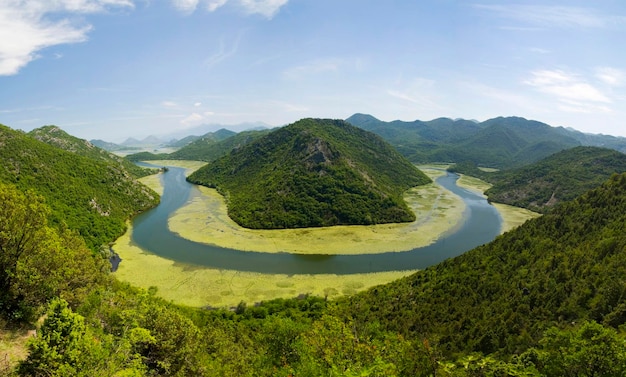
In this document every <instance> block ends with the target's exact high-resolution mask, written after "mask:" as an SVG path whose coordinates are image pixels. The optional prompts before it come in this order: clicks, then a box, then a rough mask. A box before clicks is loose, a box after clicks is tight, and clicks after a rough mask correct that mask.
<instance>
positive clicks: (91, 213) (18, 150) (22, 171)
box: [0, 125, 159, 250]
mask: <svg viewBox="0 0 626 377" xmlns="http://www.w3.org/2000/svg"><path fill="white" fill-rule="evenodd" d="M61 135H65V134H64V133H61ZM58 140H59V141H60V142H61V143H63V142H65V140H66V139H64V138H59V139H58ZM68 140H70V142H69V143H68V144H67V145H66V147H68V146H72V145H74V144H73V141H75V140H74V139H71V138H70V139H68ZM77 140H79V139H77ZM78 144H79V145H83V146H85V148H87V149H89V147H88V146H87V144H85V143H84V142H78ZM0 145H2V148H0V161H1V167H0V182H2V183H9V184H14V185H16V186H17V187H18V188H20V189H21V190H27V189H32V190H34V191H35V192H36V193H37V194H39V195H41V196H43V197H44V198H45V200H46V204H47V205H48V206H50V207H51V209H52V213H51V216H50V217H51V221H52V223H53V224H60V223H65V224H67V226H68V227H69V228H70V229H73V230H76V231H78V232H79V233H80V234H81V235H82V236H83V238H84V239H85V241H86V242H87V245H88V246H89V247H90V248H91V249H92V250H98V249H99V248H100V246H101V245H102V244H107V243H109V242H111V241H113V240H114V239H116V238H117V237H119V236H120V235H121V234H122V233H123V232H124V231H125V229H126V225H125V221H126V220H127V219H128V218H129V217H131V216H132V215H134V214H136V213H138V212H141V211H144V210H146V209H148V208H150V207H152V206H154V205H156V203H158V200H159V198H158V195H157V194H156V193H155V192H153V191H152V190H150V189H148V188H147V187H145V186H144V185H142V184H140V183H138V182H137V181H136V180H135V178H134V177H133V176H132V175H131V174H130V173H128V172H127V171H126V170H125V169H124V168H123V167H122V165H121V164H120V163H118V162H117V161H114V162H111V161H109V160H108V159H107V158H100V157H97V158H93V157H85V156H83V155H81V154H80V152H78V151H76V152H68V151H66V150H63V149H60V148H57V147H54V146H52V145H49V144H47V143H44V142H41V141H39V140H37V139H35V138H33V137H31V136H29V135H27V134H24V133H22V132H19V131H14V130H12V129H10V128H8V127H6V126H2V125H0ZM96 154H97V155H98V156H100V154H99V152H97V151H96Z"/></svg>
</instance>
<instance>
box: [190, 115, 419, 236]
mask: <svg viewBox="0 0 626 377" xmlns="http://www.w3.org/2000/svg"><path fill="white" fill-rule="evenodd" d="M189 181H191V182H193V183H197V184H201V185H205V186H208V187H216V188H217V189H218V190H219V191H220V192H221V193H222V194H223V195H224V196H225V197H226V200H227V203H228V211H229V215H230V217H231V218H232V219H233V220H234V221H236V222H237V223H239V224H240V225H242V226H244V227H248V228H296V227H310V226H330V225H338V224H378V223H389V222H407V221H413V220H415V215H414V214H413V213H412V212H411V211H410V210H409V209H408V207H407V205H406V203H405V202H404V200H403V198H402V194H403V193H404V192H405V191H406V190H407V189H409V188H410V187H413V186H417V185H421V184H425V183H428V182H429V181H430V179H429V178H428V177H426V176H425V175H424V174H423V173H422V172H420V171H419V170H418V169H417V168H415V167H414V166H413V165H412V164H411V163H409V162H408V161H407V160H406V159H404V158H402V157H401V156H400V155H399V154H398V153H397V152H396V151H395V150H393V148H392V147H390V146H389V145H388V144H387V143H385V142H384V141H383V140H382V139H381V138H379V137H378V136H376V135H374V134H372V133H369V132H366V131H363V130H361V129H358V128H356V127H354V126H351V125H349V124H347V123H345V122H343V121H337V120H320V119H304V120H301V121H298V122H296V123H294V124H292V125H289V126H285V127H283V128H280V129H278V130H275V131H273V132H271V133H269V134H268V135H266V136H264V137H262V138H260V139H258V140H256V141H255V142H252V143H249V144H246V145H244V146H242V147H241V148H238V149H235V150H233V152H231V153H230V154H229V155H227V156H224V157H222V158H220V159H218V160H216V161H213V162H212V163H210V164H208V165H207V166H205V167H203V168H200V169H199V170H197V171H196V172H194V173H193V174H192V175H191V176H190V177H189Z"/></svg>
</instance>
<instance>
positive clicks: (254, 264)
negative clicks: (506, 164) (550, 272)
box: [132, 167, 502, 274]
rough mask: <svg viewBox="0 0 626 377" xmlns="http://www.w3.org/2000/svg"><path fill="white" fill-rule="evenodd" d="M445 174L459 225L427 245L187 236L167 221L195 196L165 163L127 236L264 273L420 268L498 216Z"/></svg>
mask: <svg viewBox="0 0 626 377" xmlns="http://www.w3.org/2000/svg"><path fill="white" fill-rule="evenodd" d="M457 179H458V176H457V175H456V174H452V173H447V174H446V175H445V176H442V177H439V178H438V179H437V180H436V181H437V183H438V184H440V185H441V186H443V187H445V188H446V189H448V190H450V191H452V192H453V193H454V194H456V195H459V196H460V197H461V198H462V199H463V201H464V202H465V204H466V210H465V213H464V218H463V222H462V224H461V225H460V226H459V227H457V228H456V229H455V230H454V231H453V232H451V234H445V235H444V236H442V237H441V238H439V240H437V241H436V242H434V243H433V244H430V245H428V246H424V247H420V248H416V249H413V250H410V251H405V252H389V253H380V254H359V255H303V254H289V253H261V252H250V251H240V250H233V249H226V248H222V247H217V246H213V245H209V244H204V243H200V242H195V241H191V240H188V239H185V238H181V237H180V236H178V235H176V234H175V233H172V232H171V231H170V230H169V229H168V227H167V220H168V217H169V216H170V215H172V214H173V213H174V212H175V211H176V210H177V209H178V208H180V207H181V206H183V205H185V204H186V203H187V201H188V200H189V199H191V198H193V195H201V193H200V191H199V190H198V189H197V188H196V187H195V185H193V184H191V183H189V182H187V181H186V179H185V169H183V168H178V167H169V171H167V172H166V173H164V174H162V177H161V180H162V183H163V185H164V191H163V195H162V196H161V203H160V204H159V205H158V206H157V207H155V208H153V209H151V210H149V211H146V212H145V213H142V214H141V215H139V216H137V217H136V218H135V219H134V220H133V228H132V229H133V233H132V240H133V241H134V242H135V244H137V246H139V247H140V248H142V249H143V250H145V251H148V252H151V253H154V254H156V255H159V256H161V257H164V258H167V259H171V260H174V261H177V262H182V263H188V264H193V265H198V266H206V267H211V268H218V269H226V270H237V271H249V272H260V273H268V274H355V273H369V272H382V271H402V270H414V269H423V268H426V267H428V266H432V265H434V264H437V263H439V262H441V261H443V260H445V259H447V258H451V257H455V256H457V255H460V254H462V253H464V252H466V251H468V250H471V249H473V248H474V247H476V246H479V245H482V244H485V243H488V242H490V241H492V240H493V239H494V238H495V237H496V236H497V235H498V234H499V233H500V227H501V223H502V219H501V217H500V215H499V214H498V212H497V210H496V209H495V208H494V207H493V206H491V205H490V204H489V203H488V202H487V200H486V199H485V198H483V197H482V196H480V195H478V194H476V193H474V192H471V191H469V190H466V189H463V188H460V187H458V186H457V185H456V181H457Z"/></svg>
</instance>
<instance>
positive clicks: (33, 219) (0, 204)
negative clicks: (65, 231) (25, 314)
mask: <svg viewBox="0 0 626 377" xmlns="http://www.w3.org/2000/svg"><path fill="white" fill-rule="evenodd" d="M49 213H50V210H49V209H48V207H47V206H46V205H45V204H44V203H43V199H42V198H41V197H40V196H38V195H36V194H35V193H34V192H32V191H27V192H26V193H23V192H21V191H19V190H18V189H17V188H15V187H14V186H9V185H4V184H0V312H3V313H5V314H9V315H11V314H17V313H15V312H16V307H15V304H16V302H15V301H16V297H15V296H16V293H17V292H15V289H14V283H15V280H16V279H17V278H18V276H17V273H18V265H19V262H20V260H22V259H23V258H25V257H26V256H28V255H29V254H34V253H35V252H36V251H37V249H38V247H39V245H40V244H41V242H42V240H43V239H44V238H45V233H46V224H47V216H48V214H49Z"/></svg>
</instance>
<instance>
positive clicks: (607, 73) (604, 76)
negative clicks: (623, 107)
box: [596, 67, 626, 86]
mask: <svg viewBox="0 0 626 377" xmlns="http://www.w3.org/2000/svg"><path fill="white" fill-rule="evenodd" d="M596 78H597V79H598V80H600V81H602V82H603V83H605V84H607V85H609V86H622V85H624V84H625V83H626V73H625V72H624V71H622V70H619V69H617V68H611V67H600V68H597V69H596Z"/></svg>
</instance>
